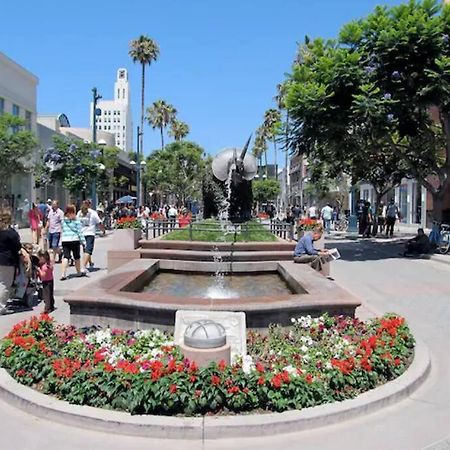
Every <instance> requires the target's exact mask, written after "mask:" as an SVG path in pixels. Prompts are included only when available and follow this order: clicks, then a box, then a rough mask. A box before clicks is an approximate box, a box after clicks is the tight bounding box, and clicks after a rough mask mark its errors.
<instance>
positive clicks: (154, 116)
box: [146, 100, 177, 150]
mask: <svg viewBox="0 0 450 450" xmlns="http://www.w3.org/2000/svg"><path fill="white" fill-rule="evenodd" d="M176 114H177V110H176V109H175V107H174V106H173V105H171V104H170V103H167V102H166V101H165V100H156V101H155V102H153V103H152V106H150V107H149V108H147V116H146V119H147V121H148V123H149V124H150V125H151V126H152V128H153V129H155V128H159V129H160V131H161V149H162V150H163V149H164V128H166V127H167V125H169V124H170V123H172V122H173V121H174V120H175V117H176Z"/></svg>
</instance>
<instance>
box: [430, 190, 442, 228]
mask: <svg viewBox="0 0 450 450" xmlns="http://www.w3.org/2000/svg"><path fill="white" fill-rule="evenodd" d="M431 195H432V197H433V220H435V221H436V222H442V211H443V209H444V192H443V191H439V192H437V193H431Z"/></svg>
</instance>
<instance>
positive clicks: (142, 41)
mask: <svg viewBox="0 0 450 450" xmlns="http://www.w3.org/2000/svg"><path fill="white" fill-rule="evenodd" d="M128 53H129V55H130V56H131V58H132V60H133V62H135V63H140V64H142V65H146V64H148V65H150V64H151V63H152V62H153V61H156V60H157V59H158V56H159V47H158V44H157V43H156V42H155V41H154V40H153V39H151V38H149V37H148V36H144V35H141V36H139V37H138V38H137V39H134V40H132V41H131V42H130V49H129V52H128Z"/></svg>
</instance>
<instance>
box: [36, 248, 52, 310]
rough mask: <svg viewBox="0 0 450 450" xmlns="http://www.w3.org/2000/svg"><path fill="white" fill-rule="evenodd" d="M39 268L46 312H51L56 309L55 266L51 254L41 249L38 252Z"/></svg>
mask: <svg viewBox="0 0 450 450" xmlns="http://www.w3.org/2000/svg"><path fill="white" fill-rule="evenodd" d="M38 258H39V268H38V275H39V278H40V280H41V281H42V300H43V301H44V305H45V306H44V313H51V312H53V311H54V310H55V297H54V295H53V293H54V281H53V266H52V263H51V261H50V254H49V252H47V251H43V250H41V251H40V252H38Z"/></svg>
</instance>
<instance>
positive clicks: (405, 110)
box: [286, 0, 450, 218]
mask: <svg viewBox="0 0 450 450" xmlns="http://www.w3.org/2000/svg"><path fill="white" fill-rule="evenodd" d="M449 35H450V6H449V5H441V3H440V2H437V1H435V0H423V1H422V2H418V1H414V0H411V1H409V2H408V3H406V4H402V5H399V6H395V7H391V8H389V7H381V6H380V7H377V8H376V9H375V11H374V12H373V13H372V14H370V15H369V16H368V17H367V18H364V19H361V20H357V21H353V22H351V23H349V24H347V25H345V26H344V27H343V28H342V30H341V32H340V34H339V38H338V39H336V40H334V41H333V40H332V41H325V40H323V39H315V40H312V41H310V40H309V39H306V40H305V43H304V44H302V45H300V46H299V51H298V56H297V58H296V63H295V64H294V67H293V71H292V74H291V75H290V77H289V84H288V93H287V96H286V105H287V108H288V111H289V114H290V117H291V119H292V124H291V125H292V128H291V136H290V145H291V148H294V149H295V150H296V151H300V152H305V153H306V154H308V155H309V156H310V158H311V160H314V159H317V160H320V161H325V162H326V163H327V167H328V170H329V176H335V175H336V174H337V173H338V172H342V171H344V172H346V173H348V174H349V175H350V176H351V177H352V179H353V181H354V182H357V181H362V180H365V181H367V182H369V183H371V184H372V185H373V186H374V188H375V190H376V192H377V194H378V195H382V194H383V193H384V192H386V191H387V190H388V189H390V188H391V187H393V186H395V185H396V184H398V183H399V182H400V180H401V178H402V177H404V176H409V177H414V178H416V179H418V180H419V181H420V182H421V183H422V184H423V185H424V186H426V187H427V188H428V189H429V190H430V192H431V193H432V195H433V199H434V207H435V215H436V216H439V215H440V211H439V208H441V207H442V199H443V196H444V193H445V192H446V190H447V189H448V188H449V187H450V116H449V113H450V109H449V106H450V45H449V40H450V38H449ZM441 209H442V208H441ZM438 218H439V217H438Z"/></svg>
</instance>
